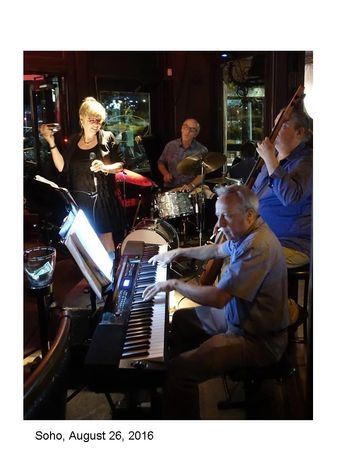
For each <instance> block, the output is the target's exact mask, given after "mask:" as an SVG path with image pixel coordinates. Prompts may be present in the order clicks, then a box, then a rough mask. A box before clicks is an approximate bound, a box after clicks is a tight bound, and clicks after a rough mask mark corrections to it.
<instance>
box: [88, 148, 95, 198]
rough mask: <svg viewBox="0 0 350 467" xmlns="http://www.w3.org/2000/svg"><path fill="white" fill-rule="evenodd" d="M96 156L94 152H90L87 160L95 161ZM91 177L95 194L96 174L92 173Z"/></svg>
mask: <svg viewBox="0 0 350 467" xmlns="http://www.w3.org/2000/svg"><path fill="white" fill-rule="evenodd" d="M96 158H97V156H96V154H95V153H94V152H90V155H89V159H90V161H91V162H92V161H94V160H96ZM92 176H93V179H94V185H95V191H96V192H97V177H96V173H95V172H92Z"/></svg>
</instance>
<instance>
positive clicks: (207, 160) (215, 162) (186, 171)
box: [176, 152, 226, 176]
mask: <svg viewBox="0 0 350 467" xmlns="http://www.w3.org/2000/svg"><path fill="white" fill-rule="evenodd" d="M225 162H226V156H225V155H224V154H221V153H219V152H206V153H204V154H200V153H198V154H191V155H190V156H187V157H185V159H183V160H182V161H180V162H179V163H178V164H177V167H176V169H177V171H178V172H179V173H180V174H182V175H191V176H195V175H200V174H201V173H202V164H203V173H204V174H208V173H210V172H214V171H215V170H217V169H219V168H220V167H222V166H223V165H224V164H225Z"/></svg>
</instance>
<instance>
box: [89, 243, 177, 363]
mask: <svg viewBox="0 0 350 467" xmlns="http://www.w3.org/2000/svg"><path fill="white" fill-rule="evenodd" d="M167 249H168V245H167V244H165V245H158V244H148V243H144V242H140V241H129V242H128V243H127V244H126V246H125V249H124V252H123V255H122V257H121V259H120V261H119V266H118V269H117V272H116V278H115V287H114V290H113V293H112V294H111V295H110V296H109V297H108V298H107V300H106V303H105V306H104V310H103V314H102V319H101V321H100V323H99V324H98V325H97V327H96V330H95V332H94V334H93V337H92V341H91V344H90V346H89V349H88V352H87V355H86V359H85V364H86V365H93V366H94V367H96V366H101V367H106V366H113V367H118V368H130V367H134V368H145V367H146V366H147V362H162V361H164V359H165V355H166V351H165V349H166V337H167V332H168V302H167V299H168V297H167V294H166V293H165V292H160V293H158V294H157V295H156V296H155V297H153V299H152V300H150V301H144V300H143V298H142V293H143V291H144V290H145V288H146V287H147V286H148V285H151V284H154V283H157V282H161V281H164V280H166V279H167V273H168V269H167V268H166V267H163V266H159V265H152V264H150V263H148V260H149V258H151V257H152V256H154V255H156V254H158V253H162V252H165V251H167Z"/></svg>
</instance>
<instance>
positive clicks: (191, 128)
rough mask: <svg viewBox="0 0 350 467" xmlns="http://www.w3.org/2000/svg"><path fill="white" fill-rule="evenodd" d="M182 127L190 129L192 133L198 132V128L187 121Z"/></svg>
mask: <svg viewBox="0 0 350 467" xmlns="http://www.w3.org/2000/svg"><path fill="white" fill-rule="evenodd" d="M182 128H185V130H189V131H190V132H191V133H197V131H198V130H197V128H195V127H193V126H188V125H187V124H186V123H184V124H183V125H182Z"/></svg>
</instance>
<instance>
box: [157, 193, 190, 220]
mask: <svg viewBox="0 0 350 467" xmlns="http://www.w3.org/2000/svg"><path fill="white" fill-rule="evenodd" d="M155 204H156V209H157V210H158V213H159V217H161V218H162V219H173V218H175V217H181V216H186V215H189V214H192V213H193V204H192V201H191V197H190V195H189V193H181V192H178V191H176V192H175V191H167V192H165V193H160V194H158V195H157V197H156V203H155Z"/></svg>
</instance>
